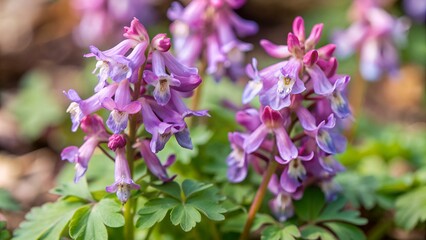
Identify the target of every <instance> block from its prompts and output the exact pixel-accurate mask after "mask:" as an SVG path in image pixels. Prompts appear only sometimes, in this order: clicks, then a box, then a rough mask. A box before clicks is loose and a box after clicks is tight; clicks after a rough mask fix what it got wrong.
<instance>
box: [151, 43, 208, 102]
mask: <svg viewBox="0 0 426 240" xmlns="http://www.w3.org/2000/svg"><path fill="white" fill-rule="evenodd" d="M167 72H169V73H167ZM144 80H145V81H146V82H147V83H148V84H150V85H152V86H154V91H153V95H154V98H155V100H156V101H157V102H158V104H160V105H162V106H164V105H166V104H167V103H168V102H169V101H170V98H171V89H174V90H176V91H179V92H191V91H193V90H194V89H195V88H196V87H197V86H198V85H199V84H200V83H201V78H200V76H199V75H198V70H197V69H196V68H189V67H186V66H184V65H183V64H181V63H180V62H179V61H177V60H176V59H175V58H174V57H173V55H171V54H170V53H169V52H162V51H159V50H154V52H153V53H152V71H149V70H145V72H144Z"/></svg>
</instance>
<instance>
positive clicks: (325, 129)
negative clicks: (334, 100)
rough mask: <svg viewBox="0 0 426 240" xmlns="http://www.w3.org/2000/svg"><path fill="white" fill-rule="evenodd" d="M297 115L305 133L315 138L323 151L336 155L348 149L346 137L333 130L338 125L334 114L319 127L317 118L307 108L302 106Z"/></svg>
mask: <svg viewBox="0 0 426 240" xmlns="http://www.w3.org/2000/svg"><path fill="white" fill-rule="evenodd" d="M296 114H297V116H298V118H299V120H300V124H301V125H302V127H303V129H305V132H306V133H307V134H308V135H310V136H312V137H314V138H315V140H316V142H317V144H318V146H319V147H320V148H321V149H322V150H323V151H325V152H327V153H330V154H336V153H341V152H343V151H344V150H345V149H346V139H345V137H343V136H342V135H341V134H339V133H337V131H336V130H334V129H333V128H334V127H335V125H336V119H335V118H334V115H333V114H330V115H329V116H328V118H327V121H326V120H323V121H321V122H320V123H319V124H318V125H316V119H315V117H314V116H313V115H312V114H311V113H310V112H309V111H308V110H307V109H306V108H304V107H302V106H300V107H299V108H298V109H297V110H296Z"/></svg>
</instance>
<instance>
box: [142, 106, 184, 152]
mask: <svg viewBox="0 0 426 240" xmlns="http://www.w3.org/2000/svg"><path fill="white" fill-rule="evenodd" d="M140 102H141V106H142V116H143V122H144V124H145V128H146V130H147V131H148V132H149V133H151V134H152V140H151V143H150V146H151V151H152V152H154V153H156V152H159V151H161V150H162V149H163V148H164V146H165V145H166V143H167V141H168V140H169V139H170V137H171V136H172V135H175V137H176V140H177V142H178V143H179V145H181V146H182V147H184V148H188V149H192V141H191V137H190V136H189V131H188V129H187V126H186V124H185V122H184V121H183V118H182V116H181V115H180V114H179V113H177V112H174V111H173V110H172V109H170V108H169V109H167V106H160V105H158V104H156V102H152V101H151V104H149V103H148V100H147V99H143V98H142V99H140ZM153 108H156V109H157V111H156V113H154V110H153ZM159 117H161V118H162V119H160V118H159Z"/></svg>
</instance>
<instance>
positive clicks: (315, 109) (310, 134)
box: [227, 17, 351, 221]
mask: <svg viewBox="0 0 426 240" xmlns="http://www.w3.org/2000/svg"><path fill="white" fill-rule="evenodd" d="M322 29H323V25H322V24H316V25H315V26H314V27H313V28H312V31H311V33H310V34H309V36H307V35H305V26H304V21H303V19H302V18H301V17H297V18H296V19H295V20H294V22H293V32H292V33H289V34H288V36H287V45H275V44H274V43H272V42H270V41H268V40H261V45H262V46H263V47H264V49H265V51H266V52H267V53H268V54H269V55H271V56H273V57H276V58H285V60H283V61H280V62H277V63H275V64H273V65H271V66H268V67H266V68H264V69H260V70H258V69H257V61H256V60H253V61H252V64H251V65H248V66H247V68H246V73H247V75H248V76H249V77H250V78H251V81H250V82H249V83H248V84H247V86H246V88H245V90H244V93H243V103H244V104H247V103H249V102H250V101H251V100H252V99H253V98H254V97H255V96H257V95H258V96H259V101H260V103H261V104H260V109H259V110H257V109H255V108H251V107H249V106H245V107H246V108H245V109H242V110H240V111H238V112H237V113H236V121H237V122H238V123H239V124H240V125H241V126H242V127H243V128H244V131H243V132H232V133H229V135H228V137H229V141H230V144H231V148H232V152H231V153H230V154H229V156H228V158H227V165H228V179H229V181H230V182H233V183H238V182H241V181H243V180H244V179H245V178H246V177H247V175H248V172H249V171H248V169H249V168H250V166H252V167H253V169H254V170H255V172H256V173H258V174H261V175H263V176H268V175H266V174H265V171H266V167H265V162H266V165H267V166H268V170H267V173H268V174H270V172H269V171H271V168H269V167H270V166H277V165H278V166H277V167H275V169H274V168H272V169H274V170H273V171H274V172H273V174H272V177H271V180H270V182H269V185H268V187H269V190H270V191H271V192H272V193H273V195H274V197H273V198H272V199H271V200H270V202H269V207H270V209H271V211H272V213H273V215H274V216H275V217H276V218H277V219H278V220H279V221H285V220H286V219H288V218H290V217H291V216H292V215H293V214H294V210H293V205H292V202H293V200H295V199H296V200H297V199H300V198H301V197H302V195H303V191H304V189H305V188H306V187H307V186H308V185H312V184H318V185H319V186H320V187H321V188H322V189H323V190H324V192H325V194H326V196H327V199H329V200H331V199H333V197H334V196H335V194H336V191H338V189H339V187H338V186H337V185H336V184H334V183H333V182H332V180H333V177H334V176H335V175H336V174H337V173H339V172H341V171H343V170H344V168H343V166H342V165H341V164H340V163H339V162H337V160H336V159H335V158H334V157H333V155H334V154H337V153H341V152H343V151H344V150H345V148H346V139H345V138H344V137H343V135H342V134H341V133H340V124H341V121H342V119H343V118H350V117H351V111H350V106H349V104H348V102H347V100H346V96H345V88H346V86H347V83H348V82H349V80H350V77H349V76H345V75H337V74H336V72H337V67H338V63H337V60H336V58H335V57H334V56H333V53H334V51H335V50H336V46H335V45H333V44H327V45H325V46H323V47H320V48H316V45H317V44H318V42H319V39H320V37H321V32H322ZM272 163H274V165H270V164H272ZM269 176H270V175H269Z"/></svg>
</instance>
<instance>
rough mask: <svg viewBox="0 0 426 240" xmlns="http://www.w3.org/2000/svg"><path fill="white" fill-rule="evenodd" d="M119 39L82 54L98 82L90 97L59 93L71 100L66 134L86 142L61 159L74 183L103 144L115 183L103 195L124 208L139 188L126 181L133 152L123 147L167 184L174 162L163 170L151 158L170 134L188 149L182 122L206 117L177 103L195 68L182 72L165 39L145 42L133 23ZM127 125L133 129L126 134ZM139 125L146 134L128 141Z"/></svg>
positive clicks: (195, 79) (188, 89)
mask: <svg viewBox="0 0 426 240" xmlns="http://www.w3.org/2000/svg"><path fill="white" fill-rule="evenodd" d="M123 36H124V38H125V39H124V40H123V41H121V42H120V43H118V44H117V45H116V46H115V47H113V48H111V49H109V50H105V51H101V50H99V49H98V48H96V47H95V46H91V47H90V53H88V54H86V55H85V57H94V58H96V60H97V63H96V67H95V70H94V72H93V73H94V74H96V75H97V77H98V84H97V85H96V87H95V89H94V94H93V95H92V96H91V97H89V98H87V99H84V100H83V99H81V98H80V97H79V95H78V94H77V92H76V91H75V90H73V89H71V90H68V91H66V92H64V94H65V95H66V96H67V97H68V98H69V99H70V100H71V104H70V106H69V108H68V110H67V112H69V113H70V115H71V120H72V123H73V124H72V131H76V130H77V129H78V128H79V127H80V128H81V129H82V130H83V131H84V132H85V134H86V137H85V142H84V143H83V145H82V146H81V147H76V146H70V147H67V148H65V149H64V150H63V151H62V154H61V157H62V159H64V160H68V161H70V162H72V163H75V164H76V176H75V181H78V180H79V179H80V178H81V177H82V176H83V175H84V174H85V172H86V170H87V168H88V165H89V160H90V158H91V156H92V155H93V153H94V151H95V149H96V147H102V146H101V145H102V144H105V143H107V144H108V148H110V149H111V150H112V151H113V152H114V153H115V182H114V183H113V184H112V185H110V186H108V187H107V188H106V190H107V191H108V192H116V193H117V196H118V198H119V199H120V201H121V202H123V203H125V202H127V201H128V200H129V198H130V196H131V194H130V190H131V189H139V185H137V183H135V182H134V181H133V180H132V173H131V170H130V169H131V168H130V167H129V163H130V162H129V159H127V158H126V156H128V155H126V152H128V151H130V150H131V151H132V152H133V151H134V150H133V149H129V148H135V150H136V151H139V152H140V155H141V156H142V157H143V159H144V161H145V163H146V165H147V168H148V169H149V171H150V172H151V173H152V174H153V175H154V176H156V177H157V178H159V179H160V180H161V181H170V180H172V179H173V178H174V177H168V174H167V172H166V167H167V166H169V165H170V164H172V162H173V160H174V157H170V158H169V159H168V161H167V163H166V164H164V165H163V164H161V162H160V160H159V159H158V157H157V156H156V155H155V153H157V152H158V151H161V150H162V149H163V148H164V146H165V144H166V143H167V141H168V140H169V139H170V137H171V136H173V135H174V136H175V137H176V139H177V141H178V143H179V144H180V145H181V146H182V147H184V148H189V149H191V148H192V142H191V137H190V135H189V130H188V127H187V125H186V123H185V121H184V119H185V118H186V117H188V116H208V113H207V111H192V110H190V109H188V108H187V107H186V106H185V104H184V102H183V100H182V98H183V97H188V96H190V95H191V94H192V92H193V91H194V90H195V88H197V86H198V85H200V83H201V77H200V76H199V75H198V70H197V69H196V68H193V67H187V66H186V65H184V64H183V63H181V61H179V60H177V59H176V58H175V57H174V56H173V55H172V54H171V53H170V52H169V49H170V42H171V41H170V39H169V38H167V35H166V34H158V35H156V36H155V37H154V38H152V40H151V41H150V38H149V36H148V33H147V31H146V29H145V27H144V26H143V25H142V24H141V23H140V22H139V20H137V19H136V18H135V19H133V21H132V22H131V24H130V26H129V27H125V28H124V34H123ZM100 109H105V110H107V111H109V113H110V114H109V117H108V119H107V120H106V124H104V121H103V119H102V118H101V117H100V116H98V115H96V114H94V113H95V112H97V111H99V110H100ZM131 123H132V124H135V126H136V128H134V127H132V128H131V129H130V128H129V127H128V126H129V125H130V124H131ZM142 124H143V125H144V127H145V129H146V130H147V132H148V134H142V135H141V136H137V138H136V137H131V136H135V134H136V130H137V128H138V127H140V126H141V125H142ZM105 125H106V126H105ZM107 129H109V130H110V131H111V132H109V131H108V130H107ZM130 131H134V132H130ZM149 134H151V135H149ZM128 141H130V142H129V143H128V144H126V142H128ZM131 162H133V160H132V161H131Z"/></svg>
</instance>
